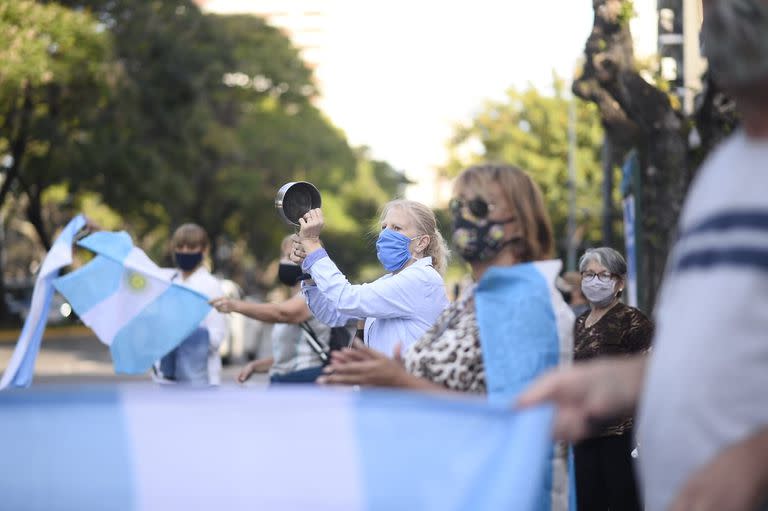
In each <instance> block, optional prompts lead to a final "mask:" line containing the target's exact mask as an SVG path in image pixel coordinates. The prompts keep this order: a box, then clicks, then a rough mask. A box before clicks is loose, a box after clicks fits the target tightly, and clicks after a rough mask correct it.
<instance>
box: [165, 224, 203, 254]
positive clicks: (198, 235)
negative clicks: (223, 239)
mask: <svg viewBox="0 0 768 511" xmlns="http://www.w3.org/2000/svg"><path fill="white" fill-rule="evenodd" d="M184 245H186V246H190V247H200V248H201V249H202V250H205V249H207V248H208V233H206V232H205V229H203V228H202V227H200V226H199V225H197V224H193V223H187V224H182V225H180V226H179V227H178V229H176V231H174V233H173V236H172V237H171V247H173V248H178V247H181V246H184Z"/></svg>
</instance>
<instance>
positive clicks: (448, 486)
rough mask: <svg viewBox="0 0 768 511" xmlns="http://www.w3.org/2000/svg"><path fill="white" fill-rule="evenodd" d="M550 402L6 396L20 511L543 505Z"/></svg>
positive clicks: (0, 424) (108, 393)
mask: <svg viewBox="0 0 768 511" xmlns="http://www.w3.org/2000/svg"><path fill="white" fill-rule="evenodd" d="M551 420H552V409H551V408H549V407H542V408H534V409H531V410H525V411H523V412H515V411H512V410H511V409H509V408H506V407H495V406H492V405H489V404H488V403H486V402H485V401H484V400H481V399H474V400H473V399H469V398H466V397H465V398H451V397H440V398H438V397H433V396H429V395H426V394H415V393H407V392H402V391H397V392H395V391H375V390H364V391H361V392H355V391H352V390H348V389H324V388H312V387H305V388H293V389H279V388H278V389H272V390H270V391H268V392H258V391H254V390H253V389H242V388H236V387H221V388H219V389H216V390H215V391H211V390H210V389H190V388H179V387H167V386H163V387H156V386H147V385H144V386H139V385H136V384H133V385H123V386H117V387H114V386H113V387H99V388H90V389H89V388H82V387H78V388H77V389H74V388H66V387H64V388H59V389H56V388H48V387H46V386H38V387H36V388H34V389H31V390H27V391H25V392H6V393H4V394H2V395H0V453H2V459H3V463H0V495H1V496H2V507H3V509H12V510H14V511H37V510H39V511H48V510H50V509H62V510H64V509H67V510H69V509H71V510H77V511H91V510H93V511H101V510H105V509H108V510H110V511H139V510H182V509H184V510H186V509H189V510H197V509H203V510H205V509H216V510H228V509H235V510H241V509H264V510H280V511H292V510H296V511H305V510H312V511H394V510H397V511H409V510H413V511H478V510H483V511H486V510H487V511H493V510H503V511H540V510H542V509H544V508H542V507H540V505H539V502H540V491H541V489H542V487H543V485H542V483H541V481H542V480H543V478H544V477H546V475H545V471H546V467H547V462H548V454H549V450H550V441H549V431H550V427H551Z"/></svg>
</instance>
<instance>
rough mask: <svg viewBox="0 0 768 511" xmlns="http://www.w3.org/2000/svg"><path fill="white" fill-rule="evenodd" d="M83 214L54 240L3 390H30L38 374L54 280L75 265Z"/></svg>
mask: <svg viewBox="0 0 768 511" xmlns="http://www.w3.org/2000/svg"><path fill="white" fill-rule="evenodd" d="M85 223H86V220H85V217H84V216H83V215H78V216H76V217H75V218H73V219H72V220H71V221H70V222H69V223H68V224H67V225H66V227H64V230H63V231H61V234H59V236H58V237H57V238H56V241H54V243H53V246H52V247H51V250H50V251H48V254H47V255H46V256H45V259H44V260H43V264H42V265H41V267H40V273H39V274H38V276H37V280H36V281H35V287H34V289H33V291H32V302H31V303H30V307H29V314H28V315H27V319H26V320H25V321H24V327H23V328H22V330H21V335H20V336H19V340H18V341H17V342H16V348H14V350H13V355H11V360H10V361H9V362H8V367H6V369H5V372H4V373H3V378H2V379H0V389H4V388H6V387H29V385H30V384H31V383H32V375H33V374H34V372H35V361H36V360H37V354H38V353H39V352H40V343H41V342H42V340H43V333H44V332H45V323H46V318H47V317H48V310H49V309H50V308H51V298H53V279H55V278H56V277H57V276H58V275H59V270H61V268H63V267H65V266H69V265H70V264H72V243H73V242H74V240H75V235H76V234H77V232H78V231H79V230H80V229H82V228H83V227H84V226H85Z"/></svg>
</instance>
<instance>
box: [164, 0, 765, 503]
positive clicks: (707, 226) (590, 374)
mask: <svg viewBox="0 0 768 511" xmlns="http://www.w3.org/2000/svg"><path fill="white" fill-rule="evenodd" d="M702 42H703V44H704V50H705V52H706V53H707V56H708V57H709V62H710V66H711V67H710V72H711V73H712V75H713V77H714V78H715V79H716V80H717V81H718V83H719V84H720V85H721V86H722V87H723V88H724V89H725V90H726V91H727V92H728V93H729V94H730V95H731V97H733V98H734V99H735V100H736V102H737V104H738V106H739V108H740V112H741V115H742V126H741V127H740V128H739V129H738V130H737V131H736V132H735V133H734V134H733V135H732V136H731V137H730V138H729V139H728V140H727V141H725V142H724V143H723V144H722V145H721V147H719V148H718V149H717V150H716V151H715V152H714V153H713V154H712V155H711V156H710V157H709V159H708V160H707V161H706V162H705V164H704V165H703V167H702V168H701V170H700V171H699V175H698V177H697V179H696V181H695V182H694V184H693V186H692V189H691V191H690V193H689V196H688V198H687V200H686V204H685V206H684V211H683V214H682V217H681V220H680V228H679V237H678V239H677V241H676V243H675V245H674V249H673V251H672V254H671V256H670V260H669V263H668V269H667V273H666V276H665V278H664V283H663V288H662V291H661V293H660V298H659V300H658V306H657V309H656V310H655V311H654V314H653V317H654V321H651V319H649V317H648V316H647V315H646V314H644V313H643V312H641V311H640V310H638V309H636V308H634V307H630V306H628V305H626V304H624V303H623V302H622V294H623V291H624V289H625V286H626V284H627V264H626V262H625V260H624V258H623V257H622V255H621V254H620V253H619V252H617V251H616V250H614V249H612V248H609V247H598V248H594V249H590V250H587V251H586V252H585V253H584V254H583V255H582V257H581V259H580V261H579V265H578V266H579V267H578V272H571V273H566V274H563V275H562V276H558V274H559V273H560V264H559V262H558V261H553V260H552V258H553V256H554V242H553V234H552V226H551V223H550V220H549V215H548V213H547V211H546V208H545V206H544V201H543V200H542V195H541V192H540V190H539V188H538V186H537V185H536V183H535V182H534V180H533V179H531V177H530V176H529V175H528V174H527V173H526V172H525V171H524V170H522V169H519V168H516V167H513V166H510V165H505V164H499V163H487V164H482V165H477V166H473V167H470V168H467V169H465V170H464V171H463V172H462V173H461V174H460V175H459V176H458V177H457V179H456V181H455V185H454V190H453V197H452V199H451V202H450V213H451V217H452V242H453V247H454V249H455V252H456V254H457V255H458V256H459V257H460V258H461V259H462V260H463V261H464V262H466V263H467V264H468V266H469V268H470V269H471V274H472V278H473V284H472V285H469V286H467V287H466V288H465V289H464V290H463V291H462V292H461V293H460V294H459V295H458V296H456V297H455V299H454V300H453V301H449V299H448V296H447V294H446V285H445V282H444V278H443V275H444V271H445V268H446V263H447V257H448V253H449V251H448V248H447V246H446V243H445V241H444V240H443V238H442V236H441V235H440V231H439V230H438V227H437V222H436V219H435V215H434V213H433V212H432V211H431V210H430V209H429V208H428V207H426V206H425V205H423V204H420V203H418V202H415V201H409V200H394V201H392V202H390V203H388V204H387V205H386V207H385V208H384V211H383V213H382V215H381V218H380V227H381V231H380V233H379V235H378V239H377V242H376V253H377V256H378V259H379V261H380V262H381V265H382V267H383V269H384V272H385V274H384V276H382V277H381V278H379V279H377V280H375V281H373V282H369V283H364V284H354V283H352V282H350V281H349V279H348V278H347V277H346V276H345V275H344V274H343V273H342V272H341V271H340V270H339V268H338V267H337V266H336V264H335V263H334V261H333V254H331V253H329V252H328V251H326V249H325V248H324V246H323V243H322V241H321V235H322V232H323V228H324V227H325V221H324V217H323V212H322V210H321V209H313V210H310V211H308V212H307V213H306V214H305V215H304V216H303V217H302V218H301V219H300V222H299V223H300V229H299V232H298V234H297V235H293V236H291V237H288V238H286V239H285V240H284V241H283V244H282V251H281V263H280V281H281V282H282V284H284V285H285V286H288V287H289V288H290V289H291V297H290V298H288V299H287V300H285V301H284V302H282V303H277V304H261V303H249V302H244V301H239V300H232V299H229V298H224V297H221V294H220V293H219V294H217V293H216V290H215V289H212V288H211V286H210V278H209V277H210V276H209V274H207V271H206V270H204V269H203V268H202V266H201V260H202V254H203V253H204V251H205V250H206V249H207V245H208V244H207V240H206V238H205V233H204V231H202V229H200V228H199V227H196V226H195V227H194V228H193V227H189V226H183V227H182V228H180V230H179V231H177V233H176V234H175V235H174V238H173V245H174V253H175V258H176V262H177V265H178V270H179V274H178V275H179V279H180V280H181V282H183V283H185V284H187V285H190V286H192V287H193V288H196V289H198V290H199V291H201V292H204V293H205V294H207V295H208V296H209V297H210V298H211V304H212V305H213V306H214V307H215V309H216V310H217V311H218V313H230V312H236V313H241V314H244V315H246V316H249V317H252V318H255V319H259V320H261V321H265V322H269V323H274V324H276V325H277V326H276V328H275V330H274V333H273V346H272V357H270V358H266V359H259V360H255V361H253V362H251V363H249V364H248V365H247V366H246V367H245V368H244V369H243V371H242V372H241V374H240V375H239V377H238V380H239V381H240V382H243V381H245V380H247V379H248V378H249V377H250V375H251V374H252V373H253V372H255V371H269V372H270V379H271V381H272V382H273V383H276V384H279V383H289V382H291V383H293V382H299V383H317V384H322V385H364V386H381V387H397V388H403V389H411V390H415V391H428V392H446V393H448V392H461V393H472V394H479V395H482V394H486V393H489V392H490V391H489V388H488V377H487V370H488V368H489V363H490V361H489V360H487V359H486V358H485V357H484V350H483V338H484V337H485V336H487V335H489V334H488V332H490V330H489V329H487V328H486V327H485V326H484V322H486V321H487V319H486V318H488V317H489V315H488V312H489V311H488V308H489V307H492V305H489V303H493V302H489V301H487V300H484V299H482V297H483V294H482V293H483V290H484V289H487V288H488V287H489V286H491V285H492V284H493V283H494V282H495V283H499V282H504V279H505V278H507V276H508V272H510V271H515V272H520V271H536V272H538V273H537V275H545V276H547V281H546V282H545V283H544V288H543V289H544V294H546V295H547V296H548V299H547V300H546V301H545V300H537V299H536V297H535V296H534V295H531V296H521V297H518V298H519V299H520V300H527V302H528V303H526V314H528V315H529V316H530V318H531V319H530V321H536V320H537V318H541V317H545V316H547V317H550V316H551V317H553V320H552V324H553V328H554V331H556V337H557V343H558V353H557V356H556V357H555V358H554V359H552V360H551V361H550V362H549V363H547V364H542V365H538V366H535V367H534V366H530V367H524V368H523V369H524V370H522V371H521V375H520V377H519V382H518V383H519V385H520V389H521V390H522V389H525V390H524V391H523V392H521V393H520V394H519V395H518V396H517V397H516V399H515V402H514V403H511V406H512V407H514V408H525V407H528V406H532V405H536V404H540V403H545V402H552V403H554V404H555V405H556V407H557V415H556V419H555V424H554V429H553V438H554V440H556V441H558V443H557V444H555V447H554V449H553V457H552V464H551V468H552V478H551V479H552V483H551V485H550V486H549V487H548V488H547V490H548V491H549V497H548V498H549V503H550V506H551V509H569V508H571V504H570V503H571V502H572V499H573V498H574V493H575V498H576V500H577V504H578V508H579V509H582V510H606V509H611V510H615V509H618V510H635V509H637V510H639V509H648V510H652V511H653V510H667V509H673V510H675V511H682V510H710V509H711V510H718V511H722V510H752V509H762V508H761V507H760V506H765V505H766V503H768V429H766V426H768V406H766V405H767V404H768V403H766V402H765V398H764V397H763V396H765V395H766V393H765V388H766V384H768V343H767V342H766V340H768V313H766V307H765V304H766V303H768V201H767V200H766V199H765V194H766V192H767V191H768V2H766V1H765V0H709V1H705V21H704V25H703V27H702ZM747 57H749V58H747ZM552 269H555V271H552ZM505 272H506V273H505ZM550 276H551V278H549V277H550ZM514 292H519V291H514ZM550 298H551V303H550ZM564 298H567V299H568V303H567V302H566V300H564ZM545 302H546V303H545ZM216 314H217V312H212V315H213V316H211V317H210V318H206V321H205V324H204V325H201V327H202V328H201V329H200V331H197V332H195V333H193V334H192V335H191V336H190V338H188V339H187V340H185V341H184V343H182V344H181V345H180V346H179V348H177V349H176V350H174V352H172V353H171V354H169V355H168V356H167V357H165V358H164V359H163V360H162V361H160V362H159V363H158V367H157V371H156V372H157V373H158V375H159V376H160V377H163V378H171V379H175V380H176V381H205V382H209V383H215V382H216V381H218V368H217V367H216V365H215V364H214V363H213V362H211V361H212V360H213V358H214V357H213V356H212V354H213V353H215V350H216V348H217V346H218V343H219V342H220V340H221V332H220V331H219V330H217V327H215V326H214V322H215V315H216ZM201 332H202V333H201ZM525 335H528V334H527V333H521V334H520V336H522V337H523V338H522V339H521V338H520V336H517V337H515V338H514V342H515V343H518V342H520V343H521V345H522V344H524V343H525V342H526V339H524V337H525ZM510 342H512V341H510ZM196 354H197V355H196ZM196 356H197V357H198V359H197V362H194V360H196V359H195V357H196ZM203 362H205V363H203ZM635 415H636V416H637V420H635ZM569 452H572V453H573V464H574V466H573V468H574V470H573V471H570V470H569ZM635 466H637V469H638V475H639V478H636V477H635ZM570 474H574V475H575V478H574V479H575V480H573V479H571V475H570ZM638 481H639V483H640V484H638Z"/></svg>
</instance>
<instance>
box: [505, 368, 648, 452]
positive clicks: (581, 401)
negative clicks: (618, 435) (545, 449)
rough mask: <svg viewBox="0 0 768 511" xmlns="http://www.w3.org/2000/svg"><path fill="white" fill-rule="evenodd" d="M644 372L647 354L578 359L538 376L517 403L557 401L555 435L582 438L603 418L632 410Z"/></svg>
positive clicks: (557, 438) (566, 439)
mask: <svg viewBox="0 0 768 511" xmlns="http://www.w3.org/2000/svg"><path fill="white" fill-rule="evenodd" d="M644 373H645V357H633V358H629V359H621V360H619V359H607V360H596V361H594V362H587V363H581V364H578V363H577V364H575V365H573V366H570V367H567V368H563V369H559V370H555V371H553V372H550V373H548V374H545V375H544V376H542V377H541V378H539V379H538V380H537V381H535V382H534V383H533V385H532V386H531V387H529V388H528V389H527V390H526V391H525V392H523V394H522V395H521V396H520V398H519V400H518V403H517V405H518V406H519V407H527V406H532V405H536V404H540V403H544V402H548V401H552V402H554V404H555V405H556V407H557V417H556V418H555V424H554V430H553V436H554V437H555V439H556V440H565V441H570V442H573V441H577V440H581V439H583V438H585V437H587V436H588V435H589V434H590V433H591V432H593V430H594V429H596V428H597V427H599V424H600V423H601V422H603V421H606V420H610V419H614V418H616V417H621V416H623V415H625V414H628V413H631V412H632V410H633V409H634V407H635V405H636V404H637V400H638V398H639V396H640V390H641V388H642V382H643V376H644Z"/></svg>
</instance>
